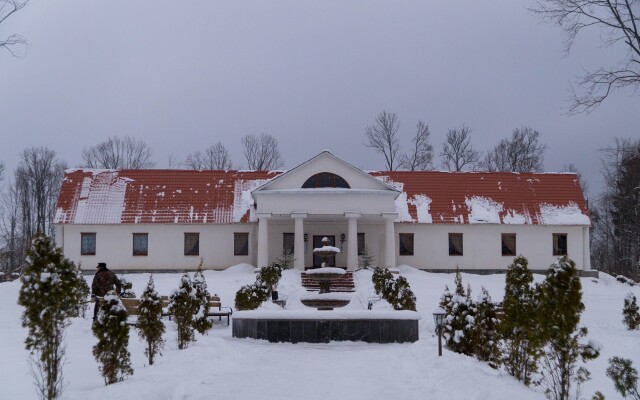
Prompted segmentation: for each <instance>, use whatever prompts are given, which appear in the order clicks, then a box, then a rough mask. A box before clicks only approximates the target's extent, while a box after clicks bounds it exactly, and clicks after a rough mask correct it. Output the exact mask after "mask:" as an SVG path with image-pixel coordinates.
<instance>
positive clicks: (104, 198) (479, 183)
mask: <svg viewBox="0 0 640 400" xmlns="http://www.w3.org/2000/svg"><path fill="white" fill-rule="evenodd" d="M280 174H281V172H276V171H232V170H228V171H190V170H189V171H187V170H120V171H114V170H67V171H66V173H65V177H64V180H63V183H62V188H61V191H60V196H59V198H58V206H57V210H56V215H55V218H54V223H58V224H117V223H161V224H212V223H234V222H235V223H241V222H249V221H254V220H255V217H254V215H253V210H254V207H253V206H254V200H253V197H252V196H251V191H252V190H254V189H255V188H257V187H260V186H261V185H263V184H264V183H266V182H267V181H268V180H270V179H273V178H275V177H277V176H279V175H280ZM371 175H372V176H374V177H375V178H377V179H380V180H381V181H382V182H384V183H387V184H388V185H390V186H392V187H394V188H396V189H398V190H399V191H400V192H401V193H400V195H399V196H398V197H397V198H396V200H395V206H396V212H397V213H398V217H397V219H396V221H397V222H413V223H434V224H464V223H467V224H476V223H490V224H499V223H503V224H537V225H589V224H590V219H589V214H588V211H587V207H586V203H585V200H584V197H583V194H582V190H581V188H580V185H579V183H578V180H577V178H576V176H575V174H567V173H562V174H551V173H543V174H538V173H518V174H514V173H502V172H497V173H496V172H494V173H490V172H473V173H464V172H437V171H420V172H418V171H413V172H410V171H392V172H383V171H376V172H372V173H371Z"/></svg>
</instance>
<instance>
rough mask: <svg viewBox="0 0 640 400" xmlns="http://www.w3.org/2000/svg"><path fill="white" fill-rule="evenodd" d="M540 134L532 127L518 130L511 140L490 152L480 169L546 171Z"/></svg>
mask: <svg viewBox="0 0 640 400" xmlns="http://www.w3.org/2000/svg"><path fill="white" fill-rule="evenodd" d="M539 139H540V132H538V131H536V130H534V129H533V128H531V127H528V126H524V127H522V128H516V129H514V130H513V133H512V134H511V138H509V139H502V140H500V142H499V143H498V144H497V145H496V147H494V148H493V149H492V150H490V151H488V152H487V154H486V155H485V157H484V160H483V161H482V162H481V163H480V168H482V169H484V170H486V171H492V172H495V171H510V172H540V171H543V170H544V152H545V150H546V149H547V146H546V145H544V144H541V143H540V141H539Z"/></svg>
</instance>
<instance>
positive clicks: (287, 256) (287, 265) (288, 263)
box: [276, 249, 295, 269]
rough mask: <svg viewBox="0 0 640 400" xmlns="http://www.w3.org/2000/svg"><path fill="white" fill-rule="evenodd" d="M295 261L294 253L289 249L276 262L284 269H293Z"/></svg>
mask: <svg viewBox="0 0 640 400" xmlns="http://www.w3.org/2000/svg"><path fill="white" fill-rule="evenodd" d="M294 261H295V258H294V257H293V253H292V252H291V250H288V249H287V250H284V251H283V252H282V256H281V257H280V258H278V259H277V260H276V263H277V264H280V265H281V266H282V269H291V267H293V262H294Z"/></svg>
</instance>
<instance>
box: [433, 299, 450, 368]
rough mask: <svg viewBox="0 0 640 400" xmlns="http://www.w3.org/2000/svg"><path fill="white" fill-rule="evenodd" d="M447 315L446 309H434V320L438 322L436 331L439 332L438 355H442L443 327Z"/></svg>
mask: <svg viewBox="0 0 640 400" xmlns="http://www.w3.org/2000/svg"><path fill="white" fill-rule="evenodd" d="M446 316H447V313H446V311H444V310H443V309H442V308H440V307H438V308H436V309H435V310H433V321H434V322H435V324H436V331H437V332H438V357H442V327H443V325H444V317H446Z"/></svg>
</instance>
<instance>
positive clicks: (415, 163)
mask: <svg viewBox="0 0 640 400" xmlns="http://www.w3.org/2000/svg"><path fill="white" fill-rule="evenodd" d="M430 134H431V133H430V132H429V125H427V124H425V123H424V122H422V121H418V124H417V125H416V135H415V136H414V137H413V139H412V143H413V147H412V148H411V152H410V153H409V154H404V155H403V156H402V159H401V161H400V166H401V167H402V168H406V169H408V170H409V171H426V170H428V169H431V166H432V165H431V162H432V161H433V146H431V144H430V143H429V135H430Z"/></svg>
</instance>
